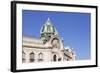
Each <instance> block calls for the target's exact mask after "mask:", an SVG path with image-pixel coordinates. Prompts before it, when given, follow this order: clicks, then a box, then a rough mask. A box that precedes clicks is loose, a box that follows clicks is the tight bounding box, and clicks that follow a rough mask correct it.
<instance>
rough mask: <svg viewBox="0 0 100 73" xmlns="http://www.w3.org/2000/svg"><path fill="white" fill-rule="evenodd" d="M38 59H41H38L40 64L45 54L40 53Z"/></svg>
mask: <svg viewBox="0 0 100 73" xmlns="http://www.w3.org/2000/svg"><path fill="white" fill-rule="evenodd" d="M38 57H39V59H38V61H39V62H41V61H43V54H42V53H39V55H38Z"/></svg>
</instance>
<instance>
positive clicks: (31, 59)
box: [30, 52, 34, 62]
mask: <svg viewBox="0 0 100 73" xmlns="http://www.w3.org/2000/svg"><path fill="white" fill-rule="evenodd" d="M30 62H34V53H33V52H32V53H30Z"/></svg>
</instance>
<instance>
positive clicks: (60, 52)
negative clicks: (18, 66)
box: [22, 18, 75, 63]
mask: <svg viewBox="0 0 100 73" xmlns="http://www.w3.org/2000/svg"><path fill="white" fill-rule="evenodd" d="M40 35H41V36H40V38H34V37H29V36H23V45H22V46H23V49H22V62H23V63H35V62H55V61H72V60H75V53H74V52H73V50H72V49H71V48H69V47H67V48H65V47H64V42H63V39H61V38H60V37H59V34H58V32H57V30H56V28H55V27H54V26H53V25H52V23H51V21H50V19H49V18H48V19H47V21H46V23H45V24H44V25H43V27H42V28H41V30H40Z"/></svg>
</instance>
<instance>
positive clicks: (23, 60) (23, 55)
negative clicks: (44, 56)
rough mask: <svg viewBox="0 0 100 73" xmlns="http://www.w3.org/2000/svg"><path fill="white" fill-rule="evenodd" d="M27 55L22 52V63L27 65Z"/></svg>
mask: <svg viewBox="0 0 100 73" xmlns="http://www.w3.org/2000/svg"><path fill="white" fill-rule="evenodd" d="M25 55H26V54H25V52H22V63H25V60H26V59H25Z"/></svg>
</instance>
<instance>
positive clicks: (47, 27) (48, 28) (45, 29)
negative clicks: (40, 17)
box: [40, 18, 58, 34]
mask: <svg viewBox="0 0 100 73" xmlns="http://www.w3.org/2000/svg"><path fill="white" fill-rule="evenodd" d="M40 33H41V34H43V33H53V34H58V33H57V30H56V29H55V27H54V26H53V25H52V23H51V21H50V18H48V19H47V21H46V23H45V24H44V25H43V27H42V28H41V32H40Z"/></svg>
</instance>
